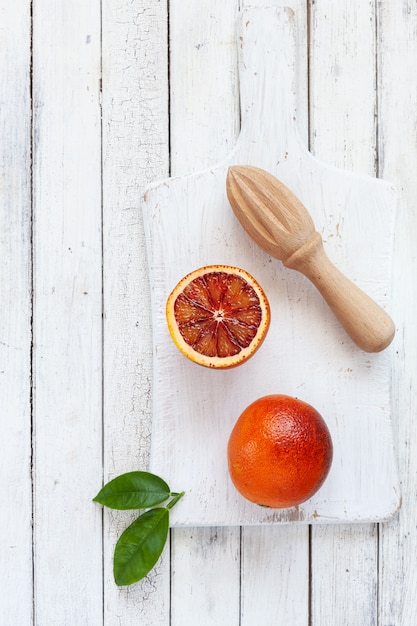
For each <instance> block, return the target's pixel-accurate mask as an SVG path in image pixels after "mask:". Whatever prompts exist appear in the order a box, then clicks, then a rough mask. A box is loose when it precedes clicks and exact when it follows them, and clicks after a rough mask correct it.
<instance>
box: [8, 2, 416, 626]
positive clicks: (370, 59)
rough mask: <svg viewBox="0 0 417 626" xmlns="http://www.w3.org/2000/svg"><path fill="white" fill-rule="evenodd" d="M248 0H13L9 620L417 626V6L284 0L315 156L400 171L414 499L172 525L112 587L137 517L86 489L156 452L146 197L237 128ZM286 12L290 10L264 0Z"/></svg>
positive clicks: (404, 465) (92, 624) (399, 441)
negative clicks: (339, 521)
mask: <svg viewBox="0 0 417 626" xmlns="http://www.w3.org/2000/svg"><path fill="white" fill-rule="evenodd" d="M246 4H249V3H245V2H240V3H239V2H238V0H210V1H203V0H202V1H201V2H199V3H197V2H195V1H194V2H193V1H192V0H171V2H169V5H168V3H167V1H166V0H160V1H156V0H136V1H133V2H131V1H128V0H102V1H101V2H100V1H99V0H96V2H93V1H92V0H91V1H87V2H86V1H85V0H84V1H81V0H72V2H68V1H67V2H64V0H32V1H30V0H20V1H19V2H16V1H15V0H0V51H1V54H0V137H1V141H0V194H1V195H0V197H1V203H0V220H1V221H0V257H1V265H0V297H1V308H0V410H1V423H2V427H3V436H2V438H1V445H2V451H1V455H0V479H1V483H0V485H1V491H0V493H1V495H2V507H1V511H0V530H1V542H0V590H1V591H0V620H1V623H2V624H5V625H7V626H9V624H10V625H13V626H14V625H17V626H26V625H30V624H36V625H37V626H41V625H42V626H50V625H53V626H55V625H56V626H64V625H65V626H67V625H68V626H81V625H86V626H96V625H101V624H103V625H106V626H110V625H116V624H123V626H128V625H129V624H137V623H140V624H143V625H149V626H154V625H157V624H161V625H172V626H183V625H186V624H195V623H197V622H198V624H199V625H200V626H206V625H215V626H222V625H225V626H226V625H227V626H238V625H239V626H257V624H260V623H264V624H267V625H268V626H269V625H271V626H275V625H279V624H281V623H285V624H290V625H291V626H298V625H301V626H310V625H314V626H335V625H337V626H339V625H349V626H350V625H355V626H356V625H358V624H359V625H361V626H362V625H363V626H412V625H413V624H415V623H417V600H416V594H415V588H416V583H417V580H416V578H417V576H416V571H417V569H416V560H417V530H416V526H417V508H416V503H415V501H416V491H417V478H416V476H417V473H416V461H415V440H416V434H417V433H416V429H417V426H416V419H415V411H416V409H415V397H416V382H415V381H416V375H415V365H416V356H417V355H416V351H417V350H416V349H417V335H416V332H417V331H416V324H415V318H416V312H417V302H416V295H415V290H414V289H413V288H414V283H413V278H414V276H415V275H416V261H417V257H416V254H415V244H414V241H415V238H416V235H417V232H416V230H417V212H416V209H415V198H416V194H417V183H416V180H417V177H416V172H417V136H416V126H417V96H416V94H417V5H416V3H415V2H411V1H408V2H407V1H403V0H383V1H382V2H376V1H374V0H372V2H366V1H365V2H364V1H360V0H352V1H351V2H349V3H347V2H344V1H343V2H338V3H335V2H333V1H332V0H315V1H314V0H311V1H310V2H305V1H301V0H291V3H290V2H288V3H286V4H289V5H290V6H292V8H294V10H295V11H296V14H297V19H298V25H299V26H298V31H299V32H298V34H299V46H300V67H299V81H298V83H299V88H298V98H299V114H300V118H299V119H300V122H301V130H302V134H303V137H304V140H305V141H306V143H308V145H309V147H310V149H311V151H312V152H313V153H314V154H315V155H317V156H319V157H320V158H321V159H323V160H325V161H327V162H328V163H332V164H335V165H338V166H342V167H346V168H349V169H352V170H354V171H357V172H361V173H365V174H369V175H377V176H379V177H383V178H385V179H387V180H390V181H391V182H393V183H394V184H395V185H396V187H397V189H398V190H399V192H400V195H401V199H402V206H401V209H400V211H399V213H398V217H397V223H396V229H395V251H394V267H393V274H394V286H393V308H392V314H393V317H394V319H395V321H396V325H397V329H398V330H397V336H396V339H395V343H394V345H393V349H392V366H393V368H392V371H393V376H392V395H393V417H394V422H395V440H396V445H397V455H398V464H399V473H400V479H401V488H402V494H403V505H402V508H401V511H400V513H399V515H398V516H397V517H396V518H395V519H394V520H392V521H391V522H389V523H384V524H366V525H342V526H315V527H314V528H311V527H308V526H285V527H253V528H243V529H241V528H238V527H224V528H203V529H194V528H185V529H184V528H181V529H179V528H178V529H175V530H172V532H171V538H170V544H169V546H168V547H167V549H166V551H165V553H164V555H163V558H162V560H161V562H160V563H159V564H158V566H157V567H156V569H155V570H154V571H153V572H152V574H151V575H150V576H149V577H148V579H146V580H144V581H143V582H142V583H139V584H137V585H135V586H133V587H131V588H123V589H118V588H117V587H116V586H115V585H114V583H113V579H112V567H111V564H112V552H113V546H114V542H115V540H116V537H117V536H118V534H119V533H120V532H121V530H122V529H123V528H124V527H125V526H126V524H127V522H128V520H129V514H125V513H120V512H119V513H108V512H107V511H106V512H104V513H102V512H101V509H100V507H97V506H96V505H94V504H93V503H92V502H91V498H92V497H93V496H94V495H95V493H96V492H97V491H98V488H99V487H100V485H101V483H102V481H106V480H107V479H109V478H111V477H113V476H115V475H116V474H119V473H121V472H123V471H128V470H131V469H140V468H146V466H147V463H148V459H149V447H150V446H149V439H150V427H151V424H150V415H151V403H152V375H151V371H152V370H151V366H152V364H151V353H152V346H151V319H150V308H149V295H150V294H149V285H148V276H147V262H146V256H145V244H144V233H143V224H142V220H141V213H140V196H141V193H142V192H143V190H144V189H145V188H146V187H147V185H148V184H149V183H150V182H152V181H154V180H156V179H160V178H164V177H166V176H167V175H169V174H171V175H179V174H186V173H189V172H190V171H193V170H196V169H200V168H201V167H206V166H207V165H212V164H214V163H216V162H217V161H218V160H220V159H222V158H223V157H224V156H225V155H226V154H228V152H229V151H230V149H231V147H232V146H233V145H234V143H235V141H236V138H237V136H238V132H239V102H238V98H237V94H238V82H237V55H236V46H237V41H236V20H237V15H238V12H239V10H240V9H242V8H243V7H244V6H245V5H246ZM251 4H257V5H261V4H264V5H265V4H268V5H276V6H281V5H282V4H283V3H282V2H273V0H268V1H267V2H261V1H260V0H257V1H256V2H255V0H254V2H253V3H251Z"/></svg>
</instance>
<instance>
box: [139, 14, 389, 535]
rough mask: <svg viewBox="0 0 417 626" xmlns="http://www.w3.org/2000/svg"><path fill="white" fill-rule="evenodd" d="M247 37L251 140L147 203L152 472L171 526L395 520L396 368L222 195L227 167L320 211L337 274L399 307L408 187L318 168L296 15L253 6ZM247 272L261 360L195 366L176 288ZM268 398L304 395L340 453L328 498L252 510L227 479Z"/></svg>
mask: <svg viewBox="0 0 417 626" xmlns="http://www.w3.org/2000/svg"><path fill="white" fill-rule="evenodd" d="M240 27H241V33H240V37H241V38H240V39H239V42H240V80H241V87H240V89H241V103H242V131H241V135H240V138H239V141H238V143H237V145H236V148H235V150H234V151H233V153H232V154H231V155H230V156H229V157H228V158H227V159H226V160H225V161H224V162H222V163H220V164H218V165H217V166H216V167H213V168H211V169H209V170H207V171H203V172H201V173H198V174H193V175H190V176H183V177H181V178H176V179H169V180H166V181H163V182H162V183H159V184H157V185H155V186H153V187H152V188H151V189H149V190H148V191H147V193H146V194H145V198H144V201H143V216H144V222H145V230H146V237H147V252H148V259H149V271H150V280H151V298H152V302H151V305H152V313H153V346H154V351H153V359H154V379H153V422H152V423H153V430H152V443H151V465H150V470H151V471H153V472H155V473H157V474H158V475H160V476H162V477H163V478H164V479H165V480H166V481H167V482H168V484H169V485H170V486H171V488H172V489H173V490H174V491H181V490H185V492H186V495H185V496H184V498H183V499H182V500H181V501H180V503H179V504H178V505H177V506H176V507H175V508H174V509H173V511H172V516H171V524H172V525H173V526H181V525H190V526H199V525H210V526H214V525H236V524H241V525H249V524H265V523H301V522H302V523H325V522H327V523H328V522H367V521H378V520H383V519H387V518H389V517H391V516H392V515H393V514H394V513H395V512H396V511H397V509H398V507H399V503H400V492H399V485H398V478H397V470H396V462H395V454H394V448H393V436H392V423H391V399H390V374H391V370H390V359H391V354H390V353H391V350H392V346H391V347H390V348H388V349H387V350H385V351H384V352H382V353H380V354H366V353H364V352H362V351H361V350H360V349H358V348H357V347H356V346H355V345H354V344H353V343H352V342H351V340H350V339H349V337H348V336H347V335H346V334H345V332H344V330H343V329H342V328H341V326H340V325H339V323H338V322H337V321H336V319H335V318H334V317H333V314H332V313H331V311H330V310H329V309H328V307H327V305H326V304H325V303H324V301H323V300H322V298H321V296H320V295H319V294H318V292H317V291H316V290H315V288H314V287H313V286H312V285H311V284H310V283H309V282H308V281H307V280H306V279H305V278H304V277H302V276H301V275H299V274H298V273H297V272H294V271H292V270H288V269H286V268H284V267H283V266H282V264H281V263H280V261H278V260H276V259H273V258H271V257H269V256H268V255H267V254H265V253H264V252H263V251H262V250H260V249H259V248H258V247H257V246H256V245H255V244H254V243H253V242H252V241H251V240H250V239H249V238H248V236H247V235H246V233H245V232H244V231H243V229H242V228H241V226H240V224H239V223H238V222H237V220H236V218H235V217H234V214H233V212H232V210H231V208H230V206H229V203H228V201H227V197H226V191H225V180H226V173H227V169H228V167H229V165H232V164H246V165H255V166H257V167H261V168H263V169H265V170H268V171H269V172H271V173H272V174H274V175H275V176H277V177H278V178H279V179H281V180H282V181H283V182H284V183H285V184H286V185H287V186H288V187H289V188H290V189H292V190H293V191H294V192H295V194H296V195H298V196H299V198H300V199H301V200H302V202H303V203H304V204H305V206H306V207H307V208H308V210H309V211H310V213H311V214H312V217H313V219H314V222H315V225H316V229H317V230H318V231H319V232H320V233H321V234H322V237H323V240H324V244H325V248H326V251H327V253H328V255H329V257H330V258H331V259H332V260H333V262H334V263H335V265H337V266H338V267H339V269H341V270H342V271H344V272H345V273H346V274H347V275H348V276H349V277H350V278H351V279H352V280H353V281H354V282H356V283H357V284H358V285H359V286H360V287H361V288H362V289H364V290H365V291H366V292H367V293H368V294H369V295H370V296H371V297H373V298H374V299H375V300H376V301H377V302H379V303H380V304H381V305H382V306H386V307H388V308H389V294H390V276H391V248H392V239H393V224H394V213H395V205H396V192H395V190H394V189H393V188H392V186H391V185H390V184H388V183H386V182H382V181H380V180H375V179H371V178H368V177H361V176H357V175H353V174H351V173H347V172H344V171H341V170H338V169H335V168H333V167H329V166H328V165H325V164H323V163H321V162H320V161H318V160H317V159H315V158H313V157H312V156H311V155H310V154H309V153H308V152H307V150H306V149H305V147H304V146H303V145H302V143H301V142H300V140H299V136H298V134H297V128H296V109H295V97H294V94H295V68H296V41H295V18H294V15H293V13H292V11H291V10H290V9H279V10H277V9H271V8H253V9H247V10H246V11H244V13H243V14H242V17H241V26H240ZM218 263H220V264H230V265H237V266H240V267H242V268H244V269H246V270H248V271H249V272H251V273H252V274H253V276H254V277H255V278H256V279H257V280H258V281H259V282H260V283H261V285H262V286H263V288H264V289H265V291H266V294H267V295H268V298H269V300H270V304H271V315H272V319H271V326H270V330H269V333H268V335H267V338H266V340H265V341H264V343H263V345H262V346H261V348H260V349H259V350H258V352H257V353H256V354H255V355H254V356H253V357H252V358H251V359H250V360H249V361H247V362H246V363H245V364H243V365H241V366H239V367H237V368H235V369H232V370H229V371H213V370H211V369H206V368H203V367H201V366H198V365H196V364H194V363H192V362H191V361H189V360H188V359H186V358H185V357H184V356H183V355H182V354H181V353H180V352H179V351H178V350H177V348H176V347H175V345H174V344H173V342H172V340H171V338H170V336H169V333H168V329H167V325H166V320H165V303H166V299H167V297H168V294H169V293H170V291H171V289H172V288H173V287H174V286H175V284H176V283H177V282H178V280H179V279H180V278H182V277H183V276H184V275H185V274H187V273H188V272H190V271H192V270H193V269H196V268H197V267H201V266H203V265H208V264H218ZM270 393H284V394H288V395H292V396H296V397H298V398H300V399H302V400H304V401H306V402H309V403H310V404H312V405H313V406H314V407H315V408H316V409H317V410H318V411H319V412H320V413H321V414H322V415H323V417H324V419H325V420H326V422H327V424H328V426H329V429H330V431H331V435H332V438H333V445H334V460H333V465H332V468H331V471H330V474H329V476H328V478H327V480H326V482H325V484H324V485H323V487H322V488H321V489H320V490H319V492H318V493H317V494H316V495H315V496H314V497H313V498H311V500H309V501H307V502H305V503H304V504H302V505H300V506H298V507H293V508H289V509H282V510H279V509H266V508H261V507H259V506H257V505H255V504H252V503H250V502H248V501H246V500H244V499H243V498H242V497H241V496H240V495H239V494H238V493H237V492H236V490H235V489H234V487H233V485H232V483H231V481H230V478H229V476H228V471H227V457H226V447H227V441H228V437H229V434H230V432H231V430H232V427H233V425H234V423H235V421H236V420H237V419H238V417H239V415H240V413H241V412H242V411H243V409H244V408H245V407H246V406H247V405H248V404H250V403H251V402H252V401H253V400H255V399H256V398H259V397H261V396H263V395H266V394H270Z"/></svg>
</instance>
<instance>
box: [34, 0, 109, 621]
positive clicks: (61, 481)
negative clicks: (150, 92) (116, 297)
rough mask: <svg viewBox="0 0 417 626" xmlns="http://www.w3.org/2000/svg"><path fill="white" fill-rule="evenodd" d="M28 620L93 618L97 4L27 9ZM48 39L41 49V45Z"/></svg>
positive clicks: (96, 602)
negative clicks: (31, 582) (30, 280)
mask: <svg viewBox="0 0 417 626" xmlns="http://www.w3.org/2000/svg"><path fill="white" fill-rule="evenodd" d="M33 40H34V57H33V81H34V82H33V101H34V111H35V116H34V145H33V159H34V162H33V185H34V188H33V193H34V284H35V296H34V385H35V387H34V469H33V472H34V559H35V562H34V576H35V597H34V611H35V616H34V622H35V624H78V625H80V626H81V625H85V626H87V625H88V626H95V625H96V624H97V625H98V624H100V623H101V622H102V539H101V517H102V516H101V511H100V509H99V507H96V506H95V505H94V504H93V503H92V502H91V498H92V497H93V496H94V495H95V494H96V493H97V486H98V487H99V485H97V480H98V478H99V477H100V476H101V472H102V411H101V409H102V403H101V377H102V372H101V339H102V337H101V335H102V333H101V319H102V284H101V273H102V267H101V130H100V101H99V86H100V13H99V6H98V5H97V4H95V3H94V4H92V3H84V2H81V1H76V2H73V3H71V5H69V4H67V3H63V2H55V1H44V2H37V3H35V5H34V14H33ZM46 42H47V45H46Z"/></svg>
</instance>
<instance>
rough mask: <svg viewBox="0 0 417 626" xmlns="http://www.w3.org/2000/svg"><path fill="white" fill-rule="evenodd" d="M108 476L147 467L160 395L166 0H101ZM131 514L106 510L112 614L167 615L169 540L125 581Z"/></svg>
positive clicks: (155, 619)
mask: <svg viewBox="0 0 417 626" xmlns="http://www.w3.org/2000/svg"><path fill="white" fill-rule="evenodd" d="M102 19H103V29H102V37H103V93H102V101H103V239H104V242H103V250H104V371H103V377H104V378H103V380H104V479H105V480H106V481H107V480H109V479H110V478H113V477H114V476H116V475H118V474H120V473H123V472H125V471H131V470H136V469H147V467H148V454H149V438H150V409H151V404H152V398H151V390H152V350H151V321H150V306H149V298H150V294H149V282H148V271H147V259H146V252H145V247H144V234H143V226H142V217H141V211H140V208H139V201H140V196H141V194H142V192H143V190H144V187H145V186H146V185H147V184H148V183H149V182H150V181H152V180H155V179H160V178H162V177H166V176H167V175H168V167H169V155H168V126H169V124H168V101H169V99H168V36H167V30H168V9H167V2H166V1H161V2H158V3H155V2H153V3H152V2H149V1H147V0H139V1H138V2H135V3H131V2H125V1H124V0H117V1H116V2H104V3H103V16H102ZM129 520H130V516H127V515H126V514H124V513H118V514H117V513H114V512H109V511H105V514H104V526H105V530H104V598H105V602H104V623H105V624H106V625H110V624H120V623H123V624H124V625H126V626H128V625H129V624H137V622H138V619H139V620H140V622H141V624H144V625H145V624H147V625H149V626H154V625H156V624H164V625H165V624H167V623H169V608H170V606H169V591H170V584H169V578H170V570H169V547H167V549H166V551H165V553H164V555H163V558H162V560H161V561H160V562H159V563H158V565H157V566H156V568H155V570H154V571H153V572H152V573H151V574H150V575H149V576H148V577H147V578H146V579H145V580H143V581H142V582H140V583H138V584H137V585H134V586H132V587H128V588H121V589H118V588H117V587H116V585H115V583H114V580H113V570H112V559H113V550H114V544H115V542H116V540H117V537H118V536H119V535H120V533H121V531H122V530H123V529H124V528H125V526H127V524H128V521H129Z"/></svg>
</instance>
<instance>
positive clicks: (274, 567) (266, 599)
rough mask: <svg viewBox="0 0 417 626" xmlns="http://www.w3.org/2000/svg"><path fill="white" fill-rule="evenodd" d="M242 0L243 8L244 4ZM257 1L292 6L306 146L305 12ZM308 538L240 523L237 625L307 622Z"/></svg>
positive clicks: (295, 3)
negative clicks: (239, 600)
mask: <svg viewBox="0 0 417 626" xmlns="http://www.w3.org/2000/svg"><path fill="white" fill-rule="evenodd" d="M250 5H251V3H250V2H243V7H246V6H250ZM257 5H258V6H274V7H276V8H277V9H278V8H280V7H282V6H288V7H290V8H291V9H292V10H293V11H294V20H295V37H296V41H297V42H298V47H297V70H296V75H295V77H294V78H295V99H296V109H297V127H298V132H299V133H300V137H301V139H302V141H303V142H304V145H306V146H307V145H308V13H307V4H306V3H305V2H304V1H303V0H291V2H286V3H282V2H280V0H274V1H272V0H265V1H263V2H261V1H260V0H258V2H257ZM309 544H310V537H309V530H308V528H307V527H305V526H295V527H294V526H282V527H281V528H279V529H277V528H275V527H271V528H268V527H265V526H264V527H259V528H258V527H246V528H242V550H241V590H240V593H241V606H242V609H241V625H242V626H252V624H258V623H259V616H260V615H262V616H265V622H269V623H271V624H275V623H277V624H278V623H280V622H284V623H285V622H287V621H290V620H291V623H293V624H294V626H305V625H306V624H308V622H309V593H310V590H309V576H310V562H309V561H310V559H309V549H310V545H309Z"/></svg>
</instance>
